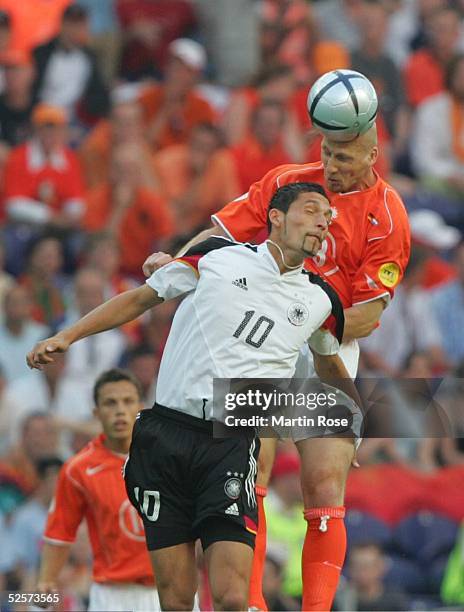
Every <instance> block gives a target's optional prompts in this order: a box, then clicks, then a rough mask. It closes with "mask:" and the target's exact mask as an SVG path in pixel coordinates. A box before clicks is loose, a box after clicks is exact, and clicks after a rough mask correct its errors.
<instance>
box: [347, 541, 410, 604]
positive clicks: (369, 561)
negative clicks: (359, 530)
mask: <svg viewBox="0 0 464 612" xmlns="http://www.w3.org/2000/svg"><path fill="white" fill-rule="evenodd" d="M386 571H387V566H386V559H385V556H384V554H383V551H382V549H381V548H380V547H379V545H378V544H373V543H372V544H371V543H365V544H355V545H353V546H352V547H351V549H350V554H349V560H348V573H349V577H350V586H351V587H352V588H353V591H354V602H353V603H354V606H353V607H352V608H351V607H350V609H352V610H363V611H366V612H367V611H369V610H399V611H401V610H408V609H410V608H409V601H408V598H407V597H406V595H404V594H403V593H401V592H400V591H395V590H392V589H391V588H389V589H388V590H387V589H386V587H385V585H384V582H383V580H384V576H385V573H386Z"/></svg>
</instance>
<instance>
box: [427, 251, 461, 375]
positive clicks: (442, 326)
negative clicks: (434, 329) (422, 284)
mask: <svg viewBox="0 0 464 612" xmlns="http://www.w3.org/2000/svg"><path fill="white" fill-rule="evenodd" d="M454 264H455V266H456V269H457V273H458V277H457V278H456V279H455V280H454V281H451V282H449V283H447V284H444V285H443V286H441V287H438V289H436V290H435V291H434V292H433V293H432V294H431V307H432V308H431V312H432V314H433V316H434V317H435V318H436V321H437V323H438V329H439V333H440V335H441V339H442V342H443V347H444V350H445V352H446V355H447V357H448V359H449V360H450V361H451V362H452V363H453V364H455V365H457V364H459V363H460V362H461V361H462V360H463V359H464V335H463V333H464V328H463V326H464V244H463V243H461V244H460V245H459V247H458V248H457V249H456V252H455V256H454ZM450 304H452V305H453V308H451V309H450Z"/></svg>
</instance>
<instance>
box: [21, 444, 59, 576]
mask: <svg viewBox="0 0 464 612" xmlns="http://www.w3.org/2000/svg"><path fill="white" fill-rule="evenodd" d="M62 465H63V462H62V461H61V459H60V458H59V457H55V456H45V457H42V458H40V459H38V461H37V463H36V469H37V479H38V483H37V486H36V488H35V490H34V492H33V493H32V496H31V497H30V498H29V499H28V501H27V502H26V503H25V504H23V505H22V506H21V507H20V508H19V509H18V511H17V512H16V513H15V515H14V516H13V519H12V521H11V525H10V528H11V534H10V537H11V540H12V544H13V546H14V550H15V553H16V555H15V559H14V563H15V565H16V566H17V565H19V567H20V568H21V573H22V574H23V576H24V578H26V577H27V573H35V571H36V570H37V569H38V565H39V560H40V551H41V548H42V536H43V531H44V527H45V523H46V521H47V513H48V509H49V507H50V504H51V501H52V499H53V494H54V492H55V487H56V482H57V479H58V472H59V471H60V468H61V466H62Z"/></svg>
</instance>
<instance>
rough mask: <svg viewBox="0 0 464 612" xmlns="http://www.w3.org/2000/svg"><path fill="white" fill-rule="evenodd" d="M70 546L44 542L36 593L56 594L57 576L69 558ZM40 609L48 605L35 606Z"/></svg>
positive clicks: (48, 604)
mask: <svg viewBox="0 0 464 612" xmlns="http://www.w3.org/2000/svg"><path fill="white" fill-rule="evenodd" d="M70 547H71V545H70V544H65V543H63V544H62V545H61V544H60V545H57V544H51V543H50V542H45V543H44V545H43V548H42V556H41V560H40V568H39V578H38V581H37V591H38V592H39V593H42V594H44V595H53V594H54V593H57V592H58V585H57V583H58V576H59V575H60V572H61V570H62V569H63V567H64V566H65V565H66V561H67V560H68V557H69V551H70ZM36 605H38V606H39V607H40V608H48V607H49V606H50V602H49V603H43V604H36Z"/></svg>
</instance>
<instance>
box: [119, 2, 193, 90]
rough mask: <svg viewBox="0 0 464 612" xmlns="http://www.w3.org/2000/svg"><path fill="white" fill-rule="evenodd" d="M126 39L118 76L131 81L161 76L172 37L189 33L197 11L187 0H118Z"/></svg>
mask: <svg viewBox="0 0 464 612" xmlns="http://www.w3.org/2000/svg"><path fill="white" fill-rule="evenodd" d="M116 7H117V13H118V17H119V21H120V23H121V26H122V30H123V35H124V39H123V40H124V42H123V46H122V51H121V58H120V67H119V76H120V77H121V78H123V79H126V80H128V81H138V80H141V79H144V78H147V77H155V78H158V79H159V78H160V77H161V76H162V74H163V72H164V68H165V65H166V63H167V62H168V58H169V45H170V43H171V42H172V41H173V40H176V39H178V38H182V37H184V36H188V35H189V34H190V33H191V31H192V29H193V27H194V25H195V12H194V10H193V6H192V4H191V2H187V1H186V0H155V2H153V1H152V0H117V3H116Z"/></svg>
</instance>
